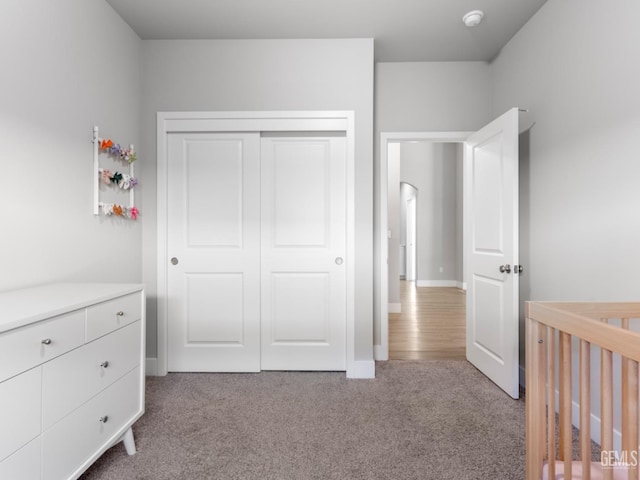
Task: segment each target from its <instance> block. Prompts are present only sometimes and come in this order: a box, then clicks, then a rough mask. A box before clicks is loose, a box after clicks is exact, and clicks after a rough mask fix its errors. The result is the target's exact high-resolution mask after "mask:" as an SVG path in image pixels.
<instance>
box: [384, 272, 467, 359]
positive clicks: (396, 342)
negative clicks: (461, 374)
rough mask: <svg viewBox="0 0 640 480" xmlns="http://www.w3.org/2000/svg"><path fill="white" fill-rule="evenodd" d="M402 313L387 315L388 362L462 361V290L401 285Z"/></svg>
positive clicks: (463, 297) (463, 322)
mask: <svg viewBox="0 0 640 480" xmlns="http://www.w3.org/2000/svg"><path fill="white" fill-rule="evenodd" d="M400 301H401V302H402V313H390V314H389V359H390V360H434V359H454V360H464V359H465V358H466V357H465V335H466V333H465V310H466V307H465V301H466V294H465V292H464V291H462V290H460V289H458V288H455V287H420V288H416V286H415V283H414V282H407V281H401V282H400Z"/></svg>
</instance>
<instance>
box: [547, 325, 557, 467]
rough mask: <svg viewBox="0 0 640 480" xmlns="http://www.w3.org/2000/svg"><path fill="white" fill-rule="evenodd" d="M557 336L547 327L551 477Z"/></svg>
mask: <svg viewBox="0 0 640 480" xmlns="http://www.w3.org/2000/svg"><path fill="white" fill-rule="evenodd" d="M555 345H556V336H555V329H554V328H553V327H547V374H546V377H547V465H548V469H549V475H548V477H549V478H556V346H555Z"/></svg>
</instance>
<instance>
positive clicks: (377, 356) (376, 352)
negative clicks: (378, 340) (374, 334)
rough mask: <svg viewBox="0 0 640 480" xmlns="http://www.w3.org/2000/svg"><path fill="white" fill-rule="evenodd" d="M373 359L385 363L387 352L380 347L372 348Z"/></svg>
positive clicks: (387, 357) (387, 356) (387, 358)
mask: <svg viewBox="0 0 640 480" xmlns="http://www.w3.org/2000/svg"><path fill="white" fill-rule="evenodd" d="M373 359H374V360H376V361H379V362H386V361H387V360H389V350H388V349H387V350H384V349H383V348H382V345H374V346H373Z"/></svg>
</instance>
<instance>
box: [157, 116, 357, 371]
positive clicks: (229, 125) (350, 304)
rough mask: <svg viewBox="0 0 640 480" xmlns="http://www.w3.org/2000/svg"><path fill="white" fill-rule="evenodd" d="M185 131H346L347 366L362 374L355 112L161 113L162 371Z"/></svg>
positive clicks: (159, 287) (159, 265)
mask: <svg viewBox="0 0 640 480" xmlns="http://www.w3.org/2000/svg"><path fill="white" fill-rule="evenodd" d="M179 132H209V133H215V132H258V133H263V132H279V133H287V132H344V133H345V136H346V143H347V155H346V162H347V165H346V195H347V196H346V258H345V267H346V360H347V362H346V364H347V371H346V374H347V377H349V378H357V377H360V376H361V372H360V369H358V368H357V362H356V359H355V261H354V258H355V240H354V239H355V124H354V112H353V111H283V112H278V111H267V112H259V111H256V112H158V114H157V247H158V252H157V321H158V325H157V331H158V338H157V341H158V350H157V351H158V354H157V355H158V356H157V365H156V372H157V374H158V375H161V376H163V375H166V374H167V371H168V370H167V363H168V362H167V360H168V358H167V352H168V346H167V344H168V327H169V324H168V302H167V299H168V295H169V289H168V269H169V267H170V265H171V264H170V257H169V255H170V252H169V251H168V242H167V233H168V231H167V228H168V222H167V210H168V208H167V207H168V203H167V185H168V181H169V180H170V179H169V178H168V162H169V159H168V150H167V142H168V135H169V134H171V133H179Z"/></svg>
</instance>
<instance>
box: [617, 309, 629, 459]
mask: <svg viewBox="0 0 640 480" xmlns="http://www.w3.org/2000/svg"><path fill="white" fill-rule="evenodd" d="M621 328H622V329H623V330H629V319H628V318H623V319H622V324H621ZM620 364H621V377H622V392H621V397H622V425H629V404H628V403H627V402H628V399H629V383H628V381H627V379H628V378H629V359H628V358H626V357H624V356H623V357H622V359H621V362H620ZM630 448H631V439H630V438H629V435H628V429H626V428H623V429H622V451H629V449H630Z"/></svg>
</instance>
